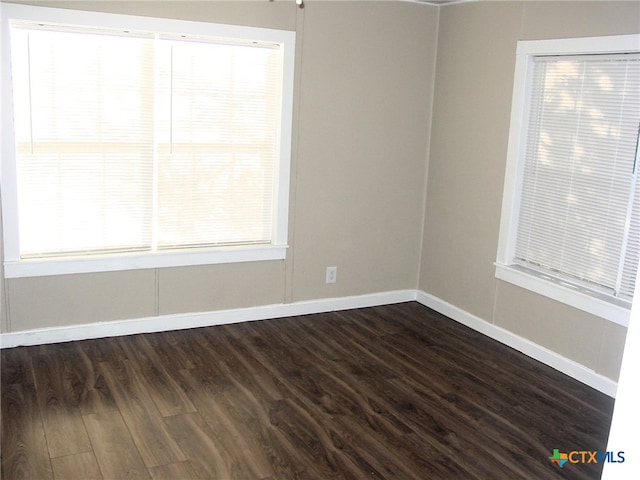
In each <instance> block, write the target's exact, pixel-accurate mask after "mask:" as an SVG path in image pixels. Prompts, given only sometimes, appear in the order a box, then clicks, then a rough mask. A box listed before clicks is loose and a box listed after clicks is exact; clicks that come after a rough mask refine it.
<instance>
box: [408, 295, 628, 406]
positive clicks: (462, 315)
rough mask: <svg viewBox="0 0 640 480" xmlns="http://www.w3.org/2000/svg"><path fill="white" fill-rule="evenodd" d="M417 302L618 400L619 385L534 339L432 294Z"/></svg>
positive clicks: (419, 296)
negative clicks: (535, 341)
mask: <svg viewBox="0 0 640 480" xmlns="http://www.w3.org/2000/svg"><path fill="white" fill-rule="evenodd" d="M416 301H418V302H420V303H421V304H422V305H424V306H426V307H429V308H432V309H433V310H435V311H437V312H439V313H441V314H443V315H446V316H447V317H449V318H451V319H453V320H455V321H457V322H459V323H461V324H463V325H465V326H467V327H469V328H471V329H473V330H475V331H477V332H480V333H482V334H484V335H486V336H488V337H490V338H493V339H494V340H497V341H498V342H500V343H503V344H505V345H508V346H509V347H511V348H513V349H515V350H518V351H519V352H522V353H524V354H525V355H527V356H528V357H531V358H533V359H535V360H538V361H539V362H542V363H544V364H545V365H548V366H550V367H552V368H555V369H556V370H558V371H560V372H562V373H564V374H565V375H568V376H570V377H572V378H574V379H576V380H578V381H580V382H582V383H584V384H586V385H589V386H590V387H592V388H595V389H596V390H598V391H600V392H602V393H604V394H606V395H608V396H610V397H613V398H615V396H616V390H617V388H618V384H617V383H616V382H614V381H613V380H611V379H610V378H607V377H605V376H603V375H600V374H599V373H596V372H595V371H594V370H591V369H589V368H587V367H585V366H584V365H582V364H580V363H578V362H575V361H573V360H571V359H569V358H566V357H564V356H562V355H560V354H558V353H556V352H553V351H551V350H549V349H547V348H545V347H543V346H541V345H538V344H537V343H534V342H532V341H531V340H527V339H526V338H524V337H520V336H519V335H516V334H515V333H513V332H510V331H509V330H505V329H504V328H501V327H498V326H497V325H494V324H492V323H489V322H487V321H485V320H482V319H481V318H480V317H477V316H475V315H473V314H471V313H469V312H467V311H465V310H463V309H461V308H459V307H456V306H455V305H452V304H450V303H448V302H445V301H444V300H442V299H440V298H438V297H435V296H433V295H431V294H428V293H425V292H422V291H417V292H416Z"/></svg>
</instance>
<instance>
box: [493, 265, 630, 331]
mask: <svg viewBox="0 0 640 480" xmlns="http://www.w3.org/2000/svg"><path fill="white" fill-rule="evenodd" d="M495 265H496V278H498V279H500V280H503V281H505V282H509V283H511V284H513V285H517V286H519V287H521V288H526V289H527V290H531V291H532V292H535V293H537V294H539V295H544V296H545V297H549V298H551V299H553V300H556V301H558V302H561V303H564V304H566V305H570V306H572V307H574V308H577V309H579V310H582V311H584V312H588V313H591V314H592V315H597V316H598V317H600V318H603V319H605V320H608V321H610V322H612V323H615V324H617V325H621V326H623V327H627V326H629V315H630V312H631V311H630V308H631V306H630V305H629V306H628V307H625V306H623V305H616V304H615V303H613V302H612V301H611V300H610V299H609V296H608V295H604V294H603V295H602V298H598V297H597V296H596V295H597V294H596V293H595V292H594V293H591V292H588V291H586V290H585V291H583V290H581V289H580V288H578V287H577V286H575V285H572V284H570V283H566V282H563V281H562V280H560V279H557V280H556V279H553V278H551V277H550V276H547V275H544V274H542V273H540V274H536V272H533V271H532V272H531V273H529V272H528V271H525V270H523V269H520V268H517V267H514V266H510V265H501V264H499V263H496V264H495ZM620 302H621V303H626V302H624V301H623V300H620Z"/></svg>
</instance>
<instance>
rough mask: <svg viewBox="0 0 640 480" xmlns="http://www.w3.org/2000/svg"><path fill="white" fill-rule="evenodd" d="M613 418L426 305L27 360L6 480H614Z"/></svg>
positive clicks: (8, 374)
mask: <svg viewBox="0 0 640 480" xmlns="http://www.w3.org/2000/svg"><path fill="white" fill-rule="evenodd" d="M567 341H571V339H567ZM612 408H613V401H612V400H611V399H610V398H608V397H606V396H605V395H602V394H600V393H598V392H596V391H594V390H592V389H591V388H589V387H586V386H584V385H582V384H580V383H578V382H576V381H574V380H572V379H570V378H568V377H566V376H564V375H562V374H560V373H558V372H557V371H555V370H553V369H550V368H548V367H546V366H544V365H541V364H539V363H537V362H536V361H534V360H531V359H529V358H527V357H525V356H523V355H521V354H519V353H517V352H515V351H513V350H511V349H509V348H507V347H505V346H503V345H500V344H499V343H497V342H494V341H492V340H490V339H488V338H487V337H484V336H482V335H480V334H478V333H475V332H473V331H471V330H469V329H467V328H465V327H463V326H461V325H459V324H457V323H455V322H453V321H451V320H449V319H446V318H445V317H442V316H440V315H438V314H436V313H434V312H432V311H431V310H429V309H427V308H425V307H423V306H421V305H420V304H417V303H406V304H399V305H389V306H383V307H375V308H366V309H359V310H351V311H346V312H337V313H327V314H318V315H309V316H303V317H294V318H288V319H279V320H269V321H261V322H250V323H243V324H236V325H228V326H217V327H210V328H202V329H193V330H184V331H177V332H167V333H158V334H148V335H134V336H128V337H119V338H111V339H101V340H86V341H81V342H70V343H64V344H57V345H44V346H37V347H20V348H13V349H5V350H3V351H2V478H3V479H6V480H10V479H19V478H35V479H48V478H56V479H74V478H77V479H83V480H88V479H94V478H104V479H114V480H119V479H124V478H166V479H199V478H215V479H241V480H253V479H261V480H266V479H270V480H272V479H273V480H275V479H294V478H299V479H322V480H327V479H332V478H346V479H351V478H353V479H364V478H367V479H370V478H386V479H401V480H404V479H420V480H424V479H474V478H477V479H509V480H513V479H547V478H564V479H567V478H569V479H571V478H573V479H588V478H599V474H600V471H601V468H602V465H598V464H593V463H591V464H566V465H565V466H564V468H563V469H562V470H560V469H559V468H558V467H557V466H556V465H554V464H552V463H551V462H550V460H549V456H550V455H551V454H552V451H553V449H554V448H558V449H559V450H560V451H561V452H569V451H571V450H605V449H606V440H607V434H608V428H609V422H610V418H611V412H612Z"/></svg>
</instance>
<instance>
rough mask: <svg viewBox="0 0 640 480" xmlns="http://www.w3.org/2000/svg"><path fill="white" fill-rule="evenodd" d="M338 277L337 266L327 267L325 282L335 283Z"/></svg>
mask: <svg viewBox="0 0 640 480" xmlns="http://www.w3.org/2000/svg"><path fill="white" fill-rule="evenodd" d="M337 277H338V267H327V276H326V278H325V283H336V280H337Z"/></svg>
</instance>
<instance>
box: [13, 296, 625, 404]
mask: <svg viewBox="0 0 640 480" xmlns="http://www.w3.org/2000/svg"><path fill="white" fill-rule="evenodd" d="M412 300H416V301H418V302H419V303H421V304H422V305H425V306H426V307H429V308H432V309H433V310H435V311H437V312H439V313H441V314H443V315H446V316H447V317H449V318H451V319H453V320H455V321H457V322H459V323H462V324H463V325H466V326H467V327H469V328H471V329H473V330H476V331H477V332H480V333H482V334H484V335H487V336H488V337H491V338H493V339H494V340H497V341H499V342H501V343H503V344H505V345H508V346H509V347H511V348H514V349H515V350H518V351H519V352H522V353H524V354H525V355H527V356H529V357H531V358H534V359H536V360H538V361H540V362H542V363H544V364H546V365H549V366H550V367H553V368H555V369H556V370H559V371H560V372H562V373H564V374H566V375H569V376H570V377H572V378H575V379H576V380H578V381H580V382H582V383H585V384H587V385H589V386H590V387H592V388H595V389H596V390H599V391H600V392H602V393H604V394H606V395H609V396H610V397H615V393H616V389H617V386H618V385H617V383H616V382H614V381H613V380H611V379H609V378H607V377H604V376H602V375H600V374H598V373H596V372H595V371H593V370H591V369H589V368H587V367H585V366H584V365H581V364H579V363H577V362H574V361H573V360H570V359H568V358H566V357H563V356H562V355H559V354H558V353H555V352H553V351H551V350H549V349H547V348H545V347H543V346H541V345H538V344H536V343H533V342H532V341H530V340H527V339H526V338H523V337H520V336H518V335H516V334H514V333H512V332H510V331H508V330H505V329H503V328H501V327H498V326H496V325H493V324H491V323H489V322H487V321H485V320H482V319H481V318H479V317H476V316H475V315H473V314H471V313H469V312H467V311H465V310H462V309H461V308H459V307H456V306H454V305H451V304H450V303H447V302H445V301H444V300H441V299H439V298H437V297H435V296H433V295H430V294H428V293H425V292H422V291H420V290H396V291H391V292H381V293H373V294H367V295H357V296H351V297H339V298H327V299H319V300H309V301H303V302H295V303H289V304H275V305H264V306H258V307H249V308H238V309H231V310H219V311H213V312H203V313H181V314H176V315H161V316H158V317H146V318H138V319H133V320H119V321H112V322H101V323H91V324H83V325H70V326H67V327H54V328H43V329H37V330H25V331H21V332H13V333H4V334H1V335H0V348H11V347H17V346H22V345H25V346H27V345H42V344H46V343H59V342H69V341H73V340H86V339H90V338H103V337H117V336H121V335H133V334H138V333H153V332H163V331H170V330H183V329H187V328H198V327H208V326H213V325H224V324H229V323H238V322H248V321H253V320H268V319H272V318H282V317H292V316H296V315H308V314H313V313H323V312H332V311H338V310H349V309H352V308H364V307H374V306H378V305H389V304H392V303H401V302H409V301H412Z"/></svg>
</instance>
